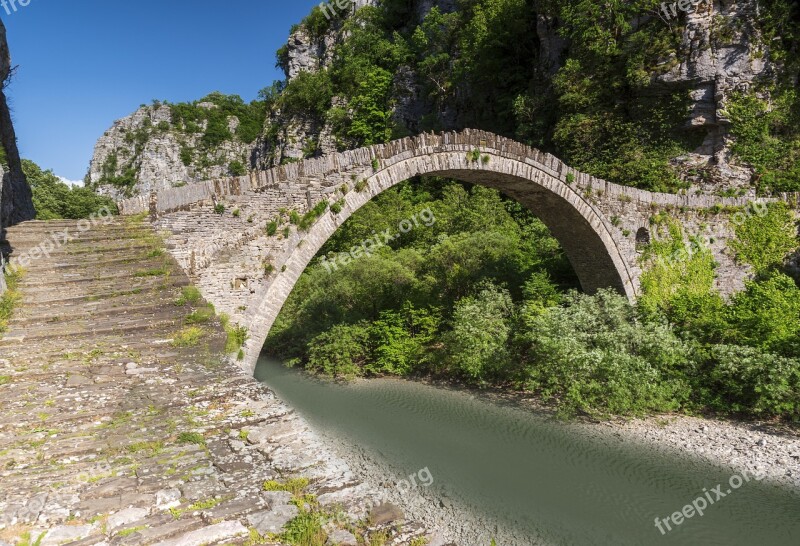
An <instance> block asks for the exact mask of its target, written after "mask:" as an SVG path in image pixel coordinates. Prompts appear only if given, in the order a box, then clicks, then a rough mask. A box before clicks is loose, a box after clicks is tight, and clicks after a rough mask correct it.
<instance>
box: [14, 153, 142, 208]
mask: <svg viewBox="0 0 800 546" xmlns="http://www.w3.org/2000/svg"><path fill="white" fill-rule="evenodd" d="M22 170H23V172H24V173H25V177H26V178H27V180H28V184H30V186H31V191H32V193H33V205H34V207H35V208H36V219H37V220H59V219H72V220H80V219H83V218H89V217H90V216H91V215H92V214H97V213H99V212H100V211H101V210H102V209H104V208H106V209H108V210H109V211H111V213H112V214H116V213H117V205H116V203H114V201H113V200H112V199H111V198H109V197H103V196H101V195H97V194H96V193H94V192H93V191H92V190H91V189H90V188H83V187H78V186H72V187H70V186H67V185H66V184H65V183H64V182H62V181H61V180H60V179H59V178H58V177H57V176H56V175H55V174H54V173H53V171H49V170H48V171H43V170H42V169H41V168H40V167H39V166H38V165H37V164H36V163H34V162H33V161H29V160H27V159H23V160H22ZM126 184H127V182H126Z"/></svg>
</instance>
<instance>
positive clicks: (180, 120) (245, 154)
mask: <svg viewBox="0 0 800 546" xmlns="http://www.w3.org/2000/svg"><path fill="white" fill-rule="evenodd" d="M235 113H238V115H235ZM254 116H256V119H255V123H256V130H255V131H253V129H252V126H253V123H254V120H253V119H250V118H253V117H254ZM240 118H248V119H240ZM243 122H244V123H245V124H246V125H243ZM262 123H263V112H262V111H260V110H259V109H258V108H257V107H255V106H253V105H245V104H244V103H243V102H241V99H239V98H238V97H227V96H224V95H221V94H219V93H214V94H211V95H209V96H208V97H206V98H204V99H202V100H200V101H197V102H195V103H191V104H177V105H172V104H164V103H160V102H154V103H153V104H152V105H149V106H141V107H140V108H139V109H138V110H136V112H134V113H133V114H131V115H130V116H128V117H125V118H123V119H120V120H117V121H115V122H114V125H113V126H112V127H111V128H110V129H109V130H107V131H106V132H105V133H104V134H103V136H102V137H100V139H99V140H98V141H97V144H96V145H95V149H94V155H93V157H92V160H91V163H90V166H89V173H88V175H87V183H88V185H90V186H91V187H94V188H95V189H96V191H97V192H98V193H101V194H103V195H108V196H110V197H112V198H114V199H121V198H124V197H130V196H133V195H140V194H145V193H149V192H151V191H154V190H160V189H165V188H171V187H176V186H182V185H185V184H189V183H192V182H197V181H200V180H208V179H210V178H218V177H222V176H228V175H240V174H244V172H245V171H246V170H247V168H248V166H249V165H250V162H251V159H250V156H251V154H252V151H253V148H254V140H255V137H256V136H257V134H258V132H260V128H261V125H262Z"/></svg>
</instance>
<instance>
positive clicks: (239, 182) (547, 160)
mask: <svg viewBox="0 0 800 546" xmlns="http://www.w3.org/2000/svg"><path fill="white" fill-rule="evenodd" d="M417 175H437V176H444V177H449V178H455V179H458V180H462V181H466V182H472V183H475V184H481V185H485V186H489V187H492V188H496V189H498V190H500V191H502V192H503V193H504V194H506V195H508V196H509V197H512V198H514V199H516V200H518V201H519V202H520V203H522V204H523V205H525V206H527V207H528V208H529V209H530V210H531V211H533V212H534V213H535V214H536V215H537V216H538V217H539V218H540V219H541V220H542V221H543V222H544V223H545V224H546V225H547V226H548V227H549V228H550V230H551V231H552V233H553V235H554V236H555V237H556V238H557V239H558V240H559V242H560V243H561V245H562V246H563V248H564V249H565V251H566V254H567V256H568V258H569V260H570V262H571V263H572V266H573V268H574V269H575V272H576V273H577V275H578V278H579V279H580V282H581V285H582V287H583V289H584V290H585V291H587V292H594V291H596V290H598V289H600V288H603V287H613V288H615V289H617V290H619V291H620V292H622V293H624V294H626V295H627V296H628V297H629V298H635V297H636V295H637V293H638V290H639V277H640V274H641V268H640V264H639V259H638V253H637V234H638V235H639V237H640V239H641V238H642V236H647V235H649V231H648V230H649V229H650V222H649V220H650V218H651V217H652V216H653V215H654V214H656V213H658V212H660V211H669V212H670V213H671V214H674V215H675V216H677V217H679V218H680V219H681V221H682V222H683V223H684V226H686V227H687V231H689V232H691V231H692V229H694V230H699V229H700V226H701V225H707V224H709V223H716V224H718V225H716V226H715V230H714V232H715V233H716V234H717V238H715V241H714V243H713V245H712V250H714V252H715V254H716V257H717V261H718V263H719V264H720V268H719V270H718V272H719V274H720V275H719V277H720V282H721V283H723V284H725V285H727V286H735V285H740V284H741V281H742V279H743V278H744V276H745V275H746V271H745V270H744V269H743V268H742V267H739V266H737V264H736V263H735V262H734V260H733V259H732V257H731V256H730V255H729V254H728V252H727V238H728V237H727V236H728V235H729V234H730V231H731V230H730V227H729V225H728V220H727V218H726V217H725V216H724V215H716V216H714V215H711V217H710V218H709V214H708V210H709V209H710V208H711V207H713V206H715V205H722V206H727V207H733V206H744V205H747V204H748V201H747V200H746V199H732V198H729V199H721V198H714V197H707V196H686V195H670V194H659V193H651V192H646V191H641V190H636V189H633V188H629V187H624V186H619V185H616V184H612V183H609V182H606V181H604V180H599V179H596V178H594V177H591V176H589V175H587V174H584V173H581V172H578V171H576V170H574V169H571V168H569V167H568V166H566V165H565V164H564V163H562V162H561V161H559V160H558V159H556V158H555V157H553V156H552V155H550V154H545V153H542V152H540V151H538V150H535V149H533V148H530V147H528V146H525V145H523V144H520V143H518V142H515V141H513V140H509V139H506V138H503V137H499V136H497V135H494V134H491V133H486V132H483V131H475V130H466V131H463V132H460V133H444V134H440V135H430V134H422V135H419V136H417V137H414V138H405V139H401V140H397V141H394V142H390V143H387V144H384V145H378V146H371V147H368V148H361V149H358V150H352V151H347V152H343V153H339V154H334V155H329V156H325V157H322V158H316V159H309V160H305V161H302V162H298V163H293V164H288V165H284V166H281V167H277V168H274V169H270V170H266V171H259V172H253V173H251V174H250V175H248V176H243V177H236V178H230V179H224V180H213V181H207V182H202V183H199V184H192V185H188V186H184V187H181V188H175V189H171V190H165V191H161V192H158V193H153V194H151V195H147V196H140V197H135V198H133V199H129V200H126V201H123V202H122V203H120V211H121V213H122V214H137V213H144V212H148V213H150V215H151V218H152V220H153V222H154V224H155V226H156V227H157V228H158V229H159V230H163V231H164V232H165V235H166V237H167V248H168V249H169V251H170V253H171V254H172V255H173V256H174V257H175V258H176V259H177V260H178V262H179V263H180V264H181V266H182V267H183V268H184V270H185V271H186V273H187V274H188V275H189V277H190V278H191V279H192V281H193V282H194V283H195V284H196V285H197V286H198V287H199V288H200V290H201V291H202V293H203V295H204V296H205V297H206V299H208V300H209V301H210V302H211V303H213V304H214V306H215V307H216V309H217V311H218V312H224V313H227V314H228V315H230V317H231V319H232V321H233V322H235V323H238V324H240V325H242V326H245V327H247V328H248V332H249V335H250V338H249V340H248V341H247V343H246V344H245V347H244V353H245V355H244V364H245V366H246V367H248V368H249V369H251V370H252V369H254V366H255V363H256V361H257V359H258V355H259V352H260V350H261V348H262V347H263V344H264V341H265V339H266V337H267V334H268V333H269V330H270V328H271V326H272V324H273V322H274V321H275V319H276V318H277V316H278V313H279V312H280V310H281V308H282V306H283V304H284V303H285V301H286V298H287V297H288V296H289V294H290V293H291V291H292V289H293V287H294V285H295V283H296V282H297V280H298V279H299V277H300V275H301V274H302V273H303V270H304V269H305V268H306V266H307V265H308V263H309V262H310V261H311V260H312V258H313V257H314V256H315V255H316V254H317V252H318V251H319V249H320V248H321V247H322V245H323V244H324V243H325V242H326V241H327V240H328V238H329V237H330V236H331V235H332V234H333V233H334V232H335V231H336V229H338V227H339V226H341V225H342V223H343V222H344V221H345V220H347V219H348V218H349V217H350V216H351V215H352V214H353V213H354V212H355V211H357V210H358V209H359V208H360V207H361V206H363V205H364V204H365V203H367V202H368V201H369V200H370V199H372V198H373V197H375V196H376V195H378V194H380V193H381V192H383V191H385V190H386V189H388V188H390V187H392V186H394V185H396V184H398V183H400V182H403V181H405V180H408V179H410V178H412V177H414V176H417ZM322 201H328V202H329V203H331V204H333V203H338V206H337V207H335V209H336V210H338V212H334V210H331V208H330V207H329V208H328V209H327V210H326V212H325V213H324V214H322V215H321V216H320V217H319V218H318V219H317V220H316V221H315V222H314V223H313V225H311V226H310V227H309V228H308V229H307V230H302V229H300V228H299V227H297V226H294V225H290V224H289V223H288V222H287V221H286V220H287V218H288V215H289V213H290V211H292V210H294V211H297V212H298V213H299V214H300V215H303V214H304V213H306V212H307V211H309V210H311V209H313V208H314V207H315V206H316V205H317V204H319V203H320V202H322ZM222 206H224V211H223V210H222ZM340 207H341V208H340ZM279 217H282V220H283V223H282V225H281V227H280V228H279V229H278V230H277V231H276V232H275V233H273V234H270V233H269V231H268V230H267V226H268V224H269V223H270V222H274V221H275V220H276V219H277V218H279ZM287 228H288V229H287Z"/></svg>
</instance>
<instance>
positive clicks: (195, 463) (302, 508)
mask: <svg viewBox="0 0 800 546" xmlns="http://www.w3.org/2000/svg"><path fill="white" fill-rule="evenodd" d="M65 229H66V230H69V233H70V240H69V242H68V243H66V244H64V245H62V246H60V247H59V248H57V249H55V250H54V251H53V252H52V253H50V254H49V255H45V256H42V257H39V258H38V259H35V260H32V261H31V263H30V265H29V266H28V267H27V268H26V269H25V270H24V272H23V274H22V276H21V280H20V282H19V286H18V290H19V293H20V296H21V297H20V302H19V303H18V305H17V307H16V309H15V312H14V316H13V319H12V320H11V321H10V323H9V325H8V331H7V332H6V333H5V335H4V337H3V339H2V340H0V410H2V411H0V546H3V545H5V544H17V545H33V544H41V545H43V546H51V545H58V544H75V545H86V546H89V545H95V544H119V545H125V546H137V545H143V544H159V545H176V546H177V545H181V546H184V545H185V546H188V545H198V546H199V545H201V544H301V543H302V544H343V545H346V544H370V545H372V544H374V545H380V544H412V545H421V544H425V543H426V542H425V539H424V538H423V537H424V535H425V530H424V529H422V528H421V527H420V526H419V525H417V524H414V523H412V522H404V521H402V519H399V518H400V516H401V514H398V513H397V510H396V508H395V507H393V506H386V505H383V506H377V507H373V506H372V505H371V503H370V499H372V498H376V497H377V496H378V494H379V492H372V491H369V490H368V489H367V487H366V486H365V485H363V484H361V483H359V482H358V480H357V479H356V478H355V477H354V474H353V473H352V471H351V470H350V469H349V468H348V466H347V465H346V463H344V462H343V461H342V460H341V459H339V458H338V457H336V456H334V455H333V454H332V453H331V452H330V451H329V449H328V448H327V447H326V446H325V445H324V444H323V443H322V442H321V440H320V439H319V438H318V437H317V436H316V435H315V433H314V432H313V431H311V430H310V429H309V427H308V426H307V425H306V423H305V422H304V421H303V420H302V419H301V418H299V417H298V416H297V415H295V414H294V412H293V411H292V410H291V409H290V408H288V407H287V406H285V405H284V404H283V403H281V402H280V401H279V400H277V399H276V398H275V396H274V395H273V393H272V392H270V391H269V390H268V389H267V388H266V387H265V386H263V385H261V384H259V383H258V382H256V381H255V380H254V379H252V378H251V377H249V376H247V375H245V374H244V372H242V370H241V368H240V366H238V365H237V364H236V363H233V362H228V361H227V360H226V359H225V358H224V357H223V356H222V353H223V349H224V347H225V342H226V335H225V332H224V329H223V326H222V324H221V323H220V320H219V318H217V317H216V316H215V315H213V314H211V313H210V312H208V306H207V304H206V303H205V302H203V301H202V300H199V299H196V298H195V296H194V295H193V294H192V291H191V289H187V286H188V283H189V281H188V279H187V277H186V276H185V274H184V273H183V272H182V270H181V268H180V267H179V266H178V265H177V263H176V262H175V261H174V259H173V258H172V257H171V256H170V255H169V254H168V253H166V252H164V250H163V242H162V240H161V238H160V237H159V236H158V235H157V234H156V233H155V232H153V231H152V229H151V228H150V227H149V225H148V224H146V223H145V222H143V221H142V220H141V219H137V218H133V217H128V218H124V219H121V218H114V219H111V220H109V221H108V222H106V223H104V224H102V225H95V226H92V227H91V229H88V230H86V231H83V232H81V231H80V230H79V229H78V224H77V223H76V222H68V221H58V222H28V223H25V224H22V225H20V226H16V227H14V228H12V229H10V230H9V233H8V240H9V242H10V243H11V245H12V247H13V249H14V254H13V256H20V255H22V254H23V253H25V252H27V251H29V250H30V249H32V248H35V247H36V246H37V245H39V244H40V243H41V242H42V241H44V240H46V239H48V238H50V237H51V236H52V235H53V234H54V233H61V232H63V230H65ZM187 296H188V297H187ZM387 513H388V514H392V517H390V518H389V521H384V520H385V519H386V518H385V514H387ZM320 514H324V515H325V516H326V517H325V518H324V519H323V521H324V525H323V531H322V532H321V533H318V534H317V538H316V539H315V540H316V542H299V540H300V539H298V538H292V536H291V533H288V534H287V532H286V530H287V529H297V528H299V524H300V523H301V522H303V521H305V522H306V523H307V522H308V521H309V520H310V519H313V518H315V517H316V516H317V515H320ZM334 515H335V516H336V517H332V516H334ZM370 521H382V522H383V523H382V525H373V526H370V525H369V522H370ZM282 533H283V534H282ZM297 536H299V535H297ZM326 537H327V538H326Z"/></svg>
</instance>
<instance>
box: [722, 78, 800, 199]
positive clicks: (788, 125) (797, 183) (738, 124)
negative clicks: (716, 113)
mask: <svg viewBox="0 0 800 546" xmlns="http://www.w3.org/2000/svg"><path fill="white" fill-rule="evenodd" d="M726 114H727V116H728V117H729V118H730V119H731V122H732V123H731V132H732V134H733V136H734V137H735V139H734V143H733V146H732V148H731V151H732V152H733V153H734V154H735V155H737V156H738V157H740V158H741V159H742V160H743V161H745V162H746V163H749V164H750V165H752V166H753V168H754V169H755V171H756V175H757V176H758V180H757V185H758V188H759V190H760V191H761V192H762V193H772V192H781V191H800V131H798V126H800V96H798V93H797V90H796V89H795V88H794V87H791V88H785V89H776V90H774V97H773V100H772V101H771V103H768V102H766V101H765V100H762V99H760V98H758V97H757V96H755V95H753V94H741V93H740V94H738V95H734V96H733V97H732V98H731V100H729V101H728V104H727V105H726Z"/></svg>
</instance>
